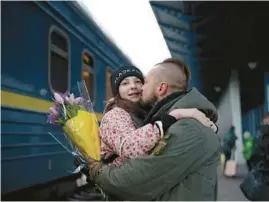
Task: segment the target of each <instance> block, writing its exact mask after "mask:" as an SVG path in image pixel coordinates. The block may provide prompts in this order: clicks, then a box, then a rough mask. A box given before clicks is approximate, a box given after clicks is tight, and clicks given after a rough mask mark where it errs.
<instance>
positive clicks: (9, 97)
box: [1, 90, 103, 121]
mask: <svg viewBox="0 0 269 202" xmlns="http://www.w3.org/2000/svg"><path fill="white" fill-rule="evenodd" d="M1 106H7V107H16V108H19V109H28V110H33V111H39V112H48V110H49V108H50V107H51V106H53V102H51V101H47V100H42V99H39V98H35V97H31V96H27V95H21V94H18V93H13V92H9V91H3V90H1ZM96 116H97V119H98V121H101V119H102V117H103V114H102V113H96Z"/></svg>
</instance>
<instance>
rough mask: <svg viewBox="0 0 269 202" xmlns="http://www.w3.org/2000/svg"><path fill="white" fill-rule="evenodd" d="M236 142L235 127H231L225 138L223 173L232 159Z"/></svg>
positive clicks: (223, 145)
mask: <svg viewBox="0 0 269 202" xmlns="http://www.w3.org/2000/svg"><path fill="white" fill-rule="evenodd" d="M236 140H237V137H236V134H235V127H234V126H231V127H230V129H229V130H228V132H227V133H226V134H225V135H224V138H223V144H222V152H223V153H224V155H225V161H224V167H223V171H225V168H226V163H227V161H228V160H230V159H231V155H232V151H234V150H235V142H236Z"/></svg>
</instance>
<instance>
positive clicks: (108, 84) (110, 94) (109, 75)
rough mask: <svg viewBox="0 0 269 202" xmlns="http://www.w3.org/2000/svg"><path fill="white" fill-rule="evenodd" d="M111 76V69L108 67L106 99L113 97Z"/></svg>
mask: <svg viewBox="0 0 269 202" xmlns="http://www.w3.org/2000/svg"><path fill="white" fill-rule="evenodd" d="M110 77H111V69H110V68H109V67H107V69H106V99H107V100H109V99H110V98H112V97H113V94H112V88H111V83H110Z"/></svg>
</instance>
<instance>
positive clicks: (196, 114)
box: [169, 108, 218, 132]
mask: <svg viewBox="0 0 269 202" xmlns="http://www.w3.org/2000/svg"><path fill="white" fill-rule="evenodd" d="M169 115H171V116H173V117H175V118H176V119H177V120H179V119H182V118H194V119H196V120H198V121H200V122H201V123H202V124H203V125H205V126H207V127H210V128H212V130H213V131H214V132H217V130H218V129H217V126H216V125H215V124H214V123H213V122H212V121H211V120H210V119H209V118H207V117H206V115H205V114H204V113H202V112H201V111H200V110H198V109H196V108H191V109H174V110H172V111H171V112H170V113H169Z"/></svg>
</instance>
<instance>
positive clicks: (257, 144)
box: [240, 113, 269, 201]
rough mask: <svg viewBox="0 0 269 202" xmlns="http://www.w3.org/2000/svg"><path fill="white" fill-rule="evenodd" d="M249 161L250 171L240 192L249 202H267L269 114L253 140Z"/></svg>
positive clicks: (268, 183) (268, 193)
mask: <svg viewBox="0 0 269 202" xmlns="http://www.w3.org/2000/svg"><path fill="white" fill-rule="evenodd" d="M249 161H250V163H251V170H250V172H249V173H248V175H247V176H246V178H245V179H244V181H243V182H242V184H241V185H240V188H241V191H242V192H243V193H244V195H245V196H246V198H247V199H249V200H251V201H269V113H266V114H265V116H264V118H263V122H262V125H261V127H260V132H259V133H258V134H257V135H256V136H255V138H254V148H253V153H252V155H251V157H250V159H249Z"/></svg>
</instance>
